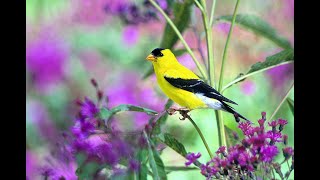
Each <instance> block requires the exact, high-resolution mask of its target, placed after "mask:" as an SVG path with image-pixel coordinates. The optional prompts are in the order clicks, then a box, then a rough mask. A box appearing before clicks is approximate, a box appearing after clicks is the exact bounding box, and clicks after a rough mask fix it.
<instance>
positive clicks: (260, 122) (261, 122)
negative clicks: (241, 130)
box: [258, 119, 265, 127]
mask: <svg viewBox="0 0 320 180" xmlns="http://www.w3.org/2000/svg"><path fill="white" fill-rule="evenodd" d="M264 122H265V120H264V119H259V120H258V123H259V125H260V127H264Z"/></svg>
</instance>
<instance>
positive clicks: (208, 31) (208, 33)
mask: <svg viewBox="0 0 320 180" xmlns="http://www.w3.org/2000/svg"><path fill="white" fill-rule="evenodd" d="M201 3H202V9H200V10H201V14H202V20H203V25H204V30H205V33H206V42H207V53H208V65H209V68H208V78H209V79H208V80H209V81H208V82H209V83H210V85H211V86H212V87H214V86H215V84H214V60H213V47H212V28H211V26H210V24H209V19H208V15H207V5H206V1H205V0H201Z"/></svg>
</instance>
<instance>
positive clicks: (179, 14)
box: [160, 0, 193, 49]
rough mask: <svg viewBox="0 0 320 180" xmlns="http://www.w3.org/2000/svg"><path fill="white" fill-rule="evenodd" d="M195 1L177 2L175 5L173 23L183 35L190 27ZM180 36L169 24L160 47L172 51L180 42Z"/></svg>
mask: <svg viewBox="0 0 320 180" xmlns="http://www.w3.org/2000/svg"><path fill="white" fill-rule="evenodd" d="M192 4H193V0H185V1H183V2H181V1H175V2H174V4H173V16H174V18H173V19H172V22H173V23H174V24H175V25H176V27H177V29H178V30H179V31H180V33H181V34H182V33H183V32H184V30H185V29H186V28H187V27H188V25H189V22H190V17H191V7H192ZM178 39H179V38H178V36H177V35H176V33H175V32H174V30H173V29H172V28H171V26H170V25H169V24H168V23H167V24H166V27H165V30H164V32H163V37H162V41H161V44H160V47H162V48H168V49H172V47H173V46H174V45H175V43H176V42H177V41H178Z"/></svg>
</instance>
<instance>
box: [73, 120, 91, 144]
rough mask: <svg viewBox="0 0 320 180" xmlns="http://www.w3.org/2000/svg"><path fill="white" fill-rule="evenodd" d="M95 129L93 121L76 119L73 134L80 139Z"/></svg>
mask: <svg viewBox="0 0 320 180" xmlns="http://www.w3.org/2000/svg"><path fill="white" fill-rule="evenodd" d="M94 130H95V127H94V125H93V124H92V123H91V122H88V121H83V120H76V124H75V125H74V126H73V127H72V128H71V132H72V134H73V135H74V136H75V137H77V138H80V139H83V138H86V137H87V136H88V135H90V134H91V133H92V132H93V131H94Z"/></svg>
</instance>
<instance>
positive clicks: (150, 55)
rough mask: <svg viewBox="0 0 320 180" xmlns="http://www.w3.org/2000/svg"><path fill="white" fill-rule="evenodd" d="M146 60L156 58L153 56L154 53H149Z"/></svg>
mask: <svg viewBox="0 0 320 180" xmlns="http://www.w3.org/2000/svg"><path fill="white" fill-rule="evenodd" d="M146 60H148V61H154V60H156V58H155V57H154V55H152V54H149V55H148V56H147V57H146Z"/></svg>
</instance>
